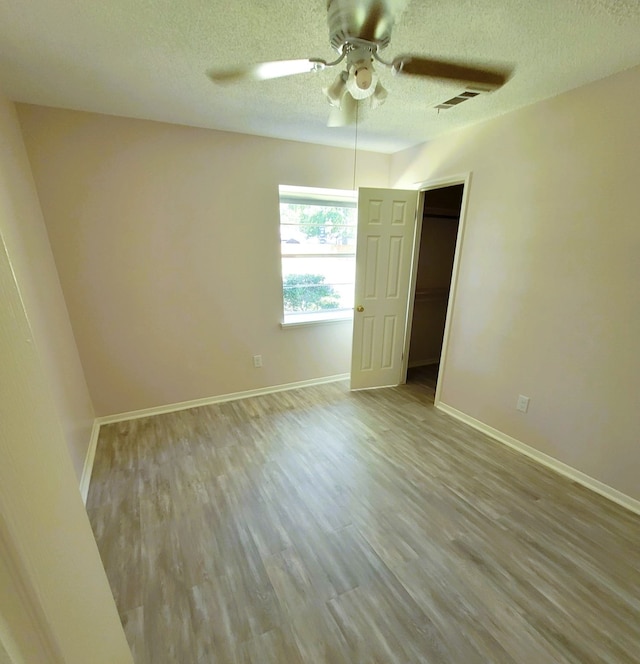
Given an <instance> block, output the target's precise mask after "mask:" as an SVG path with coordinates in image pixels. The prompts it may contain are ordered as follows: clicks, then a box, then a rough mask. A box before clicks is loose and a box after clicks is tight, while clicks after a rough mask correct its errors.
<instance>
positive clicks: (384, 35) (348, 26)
mask: <svg viewBox="0 0 640 664" xmlns="http://www.w3.org/2000/svg"><path fill="white" fill-rule="evenodd" d="M372 16H373V17H375V25H370V23H369V22H370V20H371V17H372ZM327 22H328V25H329V41H330V42H331V46H332V47H333V48H334V49H335V50H336V51H338V53H340V52H342V49H343V48H344V45H345V44H348V43H349V42H350V41H351V40H353V39H358V40H365V41H369V42H371V43H373V44H375V45H376V46H377V48H378V50H381V49H383V48H386V47H387V46H388V45H389V42H390V41H391V29H392V28H393V23H394V20H393V15H392V12H391V9H390V7H389V4H388V2H386V1H385V0H328V4H327Z"/></svg>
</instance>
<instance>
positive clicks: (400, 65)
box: [392, 55, 511, 91]
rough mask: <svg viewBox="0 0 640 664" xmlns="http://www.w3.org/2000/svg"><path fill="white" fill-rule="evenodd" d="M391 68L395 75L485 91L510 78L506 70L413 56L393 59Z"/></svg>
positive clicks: (509, 73) (502, 83) (509, 72)
mask: <svg viewBox="0 0 640 664" xmlns="http://www.w3.org/2000/svg"><path fill="white" fill-rule="evenodd" d="M392 67H393V70H394V72H395V73H397V74H408V75H409V76H426V77H428V78H439V79H444V80H449V81H459V82H460V83H468V84H471V85H473V86H474V87H477V88H480V89H482V90H487V91H492V90H497V89H498V88H499V87H500V86H502V85H504V84H505V83H506V82H507V81H508V80H509V78H510V76H511V71H510V70H506V69H503V70H497V69H485V68H484V67H470V66H467V65H464V64H458V63H457V62H449V61H446V60H433V59H430V58H418V57H415V56H413V55H401V56H399V57H397V58H395V59H394V60H393V62H392Z"/></svg>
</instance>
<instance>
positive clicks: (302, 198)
mask: <svg viewBox="0 0 640 664" xmlns="http://www.w3.org/2000/svg"><path fill="white" fill-rule="evenodd" d="M282 204H294V205H318V206H323V205H325V206H327V207H329V206H333V207H350V208H355V209H356V215H357V209H358V192H357V191H352V190H348V189H326V188H319V187H302V186H295V185H282V184H281V185H279V187H278V219H279V224H278V232H279V234H280V232H281V228H282V217H281V213H280V206H281V205H282ZM354 228H355V241H356V242H357V234H358V233H357V219H356V225H355V227H354ZM305 256H308V257H310V258H320V259H321V258H339V257H344V258H353V259H354V261H355V258H356V248H355V247H354V251H353V253H344V254H330V253H326V254H320V253H307V252H300V253H299V254H283V253H282V236H280V293H281V302H282V318H281V323H280V325H281V327H283V328H289V327H301V326H306V325H325V324H330V323H340V322H349V321H352V320H353V309H350V310H345V309H341V310H339V311H335V310H331V309H325V310H321V311H314V312H300V313H294V314H291V313H289V314H288V313H287V312H285V304H284V274H283V258H295V257H300V258H302V257H305ZM354 285H355V273H354Z"/></svg>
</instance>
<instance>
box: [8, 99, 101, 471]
mask: <svg viewBox="0 0 640 664" xmlns="http://www.w3.org/2000/svg"><path fill="white" fill-rule="evenodd" d="M7 108H8V107H7V106H6V104H5V108H4V109H3V110H4V115H3V118H2V119H3V122H4V125H3V127H2V129H3V132H2V136H1V137H0V141H1V147H2V159H1V160H0V195H1V196H2V202H1V203H0V205H1V206H2V214H1V215H0V231H1V232H2V236H3V238H4V241H5V243H6V245H7V251H8V253H9V255H10V257H11V262H12V265H13V269H14V270H15V271H16V273H17V276H18V278H19V279H20V280H21V291H22V297H23V299H24V300H25V306H26V307H27V310H28V311H29V320H30V324H31V327H32V330H33V333H34V335H35V337H36V340H37V343H38V347H39V350H40V354H41V359H42V362H43V363H44V365H45V373H46V375H47V376H48V377H49V380H50V382H51V387H52V391H53V395H54V399H55V402H56V408H57V412H58V415H59V417H60V422H61V424H62V427H63V430H64V434H65V438H66V440H67V444H68V449H69V454H70V456H71V459H72V462H73V467H74V470H75V473H76V479H77V482H76V484H77V483H78V482H79V480H80V476H81V474H82V469H83V465H84V461H85V457H86V453H87V448H88V446H89V439H90V437H91V427H92V424H93V418H94V412H93V406H92V403H91V399H90V397H89V391H88V389H87V384H86V381H85V378H84V373H83V370H82V366H81V364H80V358H79V356H78V349H77V347H76V344H75V340H74V337H73V332H72V330H71V324H70V322H69V316H68V313H67V309H66V306H65V301H64V297H63V295H62V289H61V288H60V281H59V279H58V274H57V272H56V267H55V263H54V260H53V255H52V253H51V247H50V245H49V240H48V237H47V231H46V228H45V225H44V222H43V219H42V212H41V210H40V205H39V202H38V197H37V195H36V194H35V189H34V184H33V178H32V176H31V171H30V168H29V162H28V159H27V155H26V153H25V149H24V144H23V142H22V138H21V136H20V133H17V132H15V131H13V129H14V124H15V122H16V119H15V110H14V108H13V106H12V105H11V107H10V110H7Z"/></svg>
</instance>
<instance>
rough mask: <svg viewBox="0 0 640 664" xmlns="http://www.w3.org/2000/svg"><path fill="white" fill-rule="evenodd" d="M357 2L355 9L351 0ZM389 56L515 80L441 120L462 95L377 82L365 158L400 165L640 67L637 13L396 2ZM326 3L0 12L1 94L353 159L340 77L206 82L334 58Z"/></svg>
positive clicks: (385, 78) (613, 6)
mask: <svg viewBox="0 0 640 664" xmlns="http://www.w3.org/2000/svg"><path fill="white" fill-rule="evenodd" d="M346 1H349V0H346ZM397 2H398V4H402V5H406V7H404V10H403V11H399V12H398V14H399V17H398V20H397V23H396V26H395V28H394V30H393V35H392V39H391V45H390V46H389V47H388V48H387V49H386V50H385V51H384V52H383V55H384V56H385V57H387V58H388V59H391V58H392V57H393V56H395V55H399V54H404V53H415V54H419V55H425V56H433V57H439V58H452V59H456V60H460V59H469V60H471V61H473V62H476V63H490V64H491V63H493V64H500V63H505V64H508V65H511V66H513V67H514V68H515V73H514V76H513V77H512V79H511V80H510V81H509V82H508V83H507V85H505V86H504V87H503V88H502V89H501V90H498V91H497V92H495V93H493V94H491V95H486V96H482V97H478V98H475V99H473V100H470V101H467V102H465V103H464V104H462V105H461V106H458V107H455V108H453V109H450V110H446V111H443V112H441V113H440V114H439V115H438V113H437V111H436V110H434V108H433V107H434V106H435V105H436V104H438V103H441V102H443V101H444V100H446V99H449V98H450V97H453V96H455V95H456V94H457V93H458V92H460V91H461V88H460V87H459V86H457V85H455V84H450V83H449V84H443V83H436V82H431V81H424V80H415V79H408V78H403V77H393V76H391V75H390V73H388V72H383V73H382V74H381V80H382V82H383V84H384V85H385V86H386V87H387V88H388V89H389V97H388V99H387V102H386V103H385V105H384V106H382V107H380V108H378V109H376V110H372V111H369V112H368V113H367V114H366V116H364V117H362V121H361V123H360V126H359V128H358V145H359V146H360V147H361V148H368V149H372V150H378V151H381V152H394V151H396V150H399V149H402V148H405V147H408V146H410V145H414V144H417V143H421V142H423V141H425V140H428V139H430V138H432V137H434V136H436V135H438V134H440V133H443V132H446V131H449V130H451V129H453V128H456V127H460V126H464V125H468V124H472V123H474V122H478V121H480V120H484V119H486V118H489V117H493V116H496V115H500V114H502V113H505V112H507V111H510V110H512V109H515V108H518V107H520V106H524V105H527V104H530V103H532V102H534V101H537V100H540V99H543V98H545V97H550V96H553V95H556V94H558V93H560V92H563V91H565V90H568V89H570V88H574V87H577V86H580V85H583V84H585V83H588V82H590V81H593V80H596V79H599V78H603V77H605V76H607V75H609V74H612V73H614V72H617V71H620V70H623V69H626V68H629V67H631V66H634V65H636V64H638V63H640V0H636V1H630V0H627V1H623V0H533V1H532V0H512V1H505V0H438V1H437V2H436V1H435V0H411V1H407V0H397ZM334 55H335V53H334V52H333V51H332V50H331V48H330V46H329V42H328V31H327V24H326V0H297V1H291V0H279V1H278V0H228V1H227V2H222V1H221V0H180V1H179V2H176V1H175V0H134V1H132V0H105V1H104V2H82V1H81V0H0V87H2V88H3V89H4V92H5V93H6V94H7V95H8V96H9V97H10V98H11V99H13V100H15V101H22V102H29V103H33V104H43V105H48V106H58V107H65V108H73V109H81V110H88V111H97V112H102V113H109V114H114V115H124V116H130V117H137V118H148V119H153V120H162V121H167V122H175V123H180V124H187V125H194V126H200V127H212V128H217V129H223V130H228V131H238V132H244V133H250V134H260V135H265V136H275V137H280V138H290V139H294V140H302V141H310V142H315V143H323V144H327V145H344V146H353V142H354V128H353V127H345V128H339V129H336V128H327V127H326V126H325V125H326V120H327V117H328V112H329V107H328V105H327V102H326V101H325V98H324V96H323V94H322V91H321V88H322V87H324V86H327V85H328V84H329V83H330V82H331V81H332V80H333V78H334V77H335V75H336V73H337V72H336V70H327V71H324V72H320V73H309V74H303V75H299V76H294V77H290V78H284V79H276V80H271V81H264V82H261V83H253V82H249V83H239V84H236V85H234V86H231V87H219V86H215V85H214V84H213V83H211V82H210V81H209V79H208V78H207V77H206V75H205V72H206V71H207V70H208V69H210V68H213V67H216V68H223V67H228V66H233V65H237V64H240V63H248V62H254V61H259V60H277V59H291V58H305V57H319V58H323V59H325V60H330V59H332V58H333V56H334Z"/></svg>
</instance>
